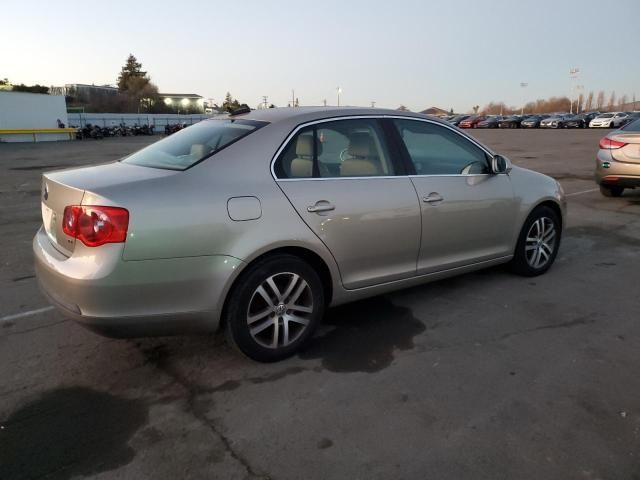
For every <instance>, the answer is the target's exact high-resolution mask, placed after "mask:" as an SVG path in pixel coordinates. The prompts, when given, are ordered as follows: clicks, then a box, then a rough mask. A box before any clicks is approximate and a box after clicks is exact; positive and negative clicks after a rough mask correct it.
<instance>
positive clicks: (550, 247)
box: [511, 206, 562, 277]
mask: <svg viewBox="0 0 640 480" xmlns="http://www.w3.org/2000/svg"><path fill="white" fill-rule="evenodd" d="M561 235H562V223H561V220H560V217H559V216H558V214H557V213H556V212H555V210H553V209H551V208H549V207H545V206H541V207H538V208H536V209H535V210H534V211H533V212H531V213H530V214H529V216H528V217H527V220H526V221H525V222H524V225H523V227H522V230H521V232H520V237H519V238H518V244H517V245H516V250H515V253H514V256H513V260H511V269H512V271H513V272H514V273H517V274H518V275H523V276H526V277H533V276H536V275H541V274H543V273H544V272H546V271H547V270H549V268H551V265H552V264H553V262H554V260H555V258H556V255H557V254H558V248H559V247H560V237H561Z"/></svg>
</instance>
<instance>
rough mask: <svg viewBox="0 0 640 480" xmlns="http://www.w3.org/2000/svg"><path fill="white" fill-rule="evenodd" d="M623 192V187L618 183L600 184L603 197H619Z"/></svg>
mask: <svg viewBox="0 0 640 480" xmlns="http://www.w3.org/2000/svg"><path fill="white" fill-rule="evenodd" d="M622 192H624V187H620V186H618V185H600V193H601V194H602V195H604V196H605V197H619V196H621V195H622Z"/></svg>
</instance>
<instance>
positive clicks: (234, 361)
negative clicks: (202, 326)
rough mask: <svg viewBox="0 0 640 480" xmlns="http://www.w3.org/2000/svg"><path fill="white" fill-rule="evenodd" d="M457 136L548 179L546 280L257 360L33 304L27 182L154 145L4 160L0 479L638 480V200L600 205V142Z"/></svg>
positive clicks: (35, 186) (388, 317) (399, 313)
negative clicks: (555, 212) (105, 332)
mask: <svg viewBox="0 0 640 480" xmlns="http://www.w3.org/2000/svg"><path fill="white" fill-rule="evenodd" d="M472 134H473V135H475V136H477V137H478V138H479V139H480V140H481V141H483V142H484V143H486V144H487V145H488V146H490V147H492V148H493V149H494V150H496V151H498V152H500V153H503V154H505V155H507V156H509V157H510V158H511V159H512V160H513V162H514V163H515V164H516V165H520V166H524V167H527V168H532V169H535V170H539V171H542V172H544V173H547V174H549V175H552V176H554V177H555V178H557V179H559V180H560V181H561V183H562V184H563V186H564V189H565V191H566V192H567V194H568V195H569V196H568V199H569V213H568V218H567V222H566V230H565V232H564V237H563V240H562V245H561V248H560V253H559V255H558V258H557V260H556V263H555V265H554V267H553V268H552V269H551V270H550V271H549V272H548V273H547V274H546V275H543V276H541V277H536V278H521V277H516V276H513V275H511V274H510V273H508V272H507V271H505V269H504V268H493V269H489V270H485V271H481V272H477V273H473V274H468V275H464V276H461V277H458V278H453V279H450V280H445V281H440V282H436V283H431V284H427V285H424V286H420V287H415V288H411V289H408V290H404V291H400V292H397V293H394V294H390V295H384V296H380V297H376V298H372V299H369V300H366V301H362V302H358V303H354V304H351V305H347V306H344V307H341V308H337V309H334V310H332V311H330V312H329V313H328V315H327V318H326V322H325V324H324V326H323V327H322V329H321V330H320V331H319V332H318V335H317V336H316V338H315V339H314V341H313V342H312V343H311V345H310V346H309V348H308V349H307V350H306V351H304V352H303V353H302V354H300V355H299V356H296V357H293V358H291V359H289V360H286V361H283V362H280V363H277V364H268V365H264V364H258V363H255V362H252V361H249V360H247V359H246V358H244V357H242V356H241V355H239V354H238V353H236V352H235V351H234V350H232V349H231V348H229V347H228V346H227V345H226V344H225V343H224V341H223V340H222V339H221V338H219V336H204V337H186V336H184V337H171V338H153V339H134V340H114V339H107V338H103V337H100V336H97V335H95V334H93V333H90V332H88V331H86V330H84V329H83V328H82V327H80V326H78V325H76V324H75V323H73V322H72V321H69V320H66V319H65V318H64V317H63V316H62V315H60V314H59V313H58V312H56V311H54V310H50V309H48V308H47V302H46V301H45V299H44V298H43V296H42V295H41V294H40V293H39V291H38V289H37V285H36V281H35V278H34V271H33V265H32V254H31V239H32V237H33V235H34V233H35V231H36V230H37V228H38V227H39V224H40V222H41V220H40V208H39V202H40V199H39V195H40V174H41V173H42V172H43V171H45V170H48V169H52V168H60V167H66V166H73V165H84V164H93V163H99V162H104V161H109V160H113V159H115V158H118V157H119V156H122V155H124V154H126V153H127V152H130V151H133V150H135V149H137V148H139V147H141V146H142V145H144V144H146V143H149V142H150V141H152V139H150V138H148V137H133V138H122V139H111V138H110V139H105V140H101V141H91V140H85V141H78V142H61V143H40V144H20V145H18V144H0V246H1V248H0V265H2V269H1V271H0V479H12V480H13V479H26V478H54V479H68V478H78V477H90V478H98V479H112V478H136V479H138V478H154V479H176V478H194V479H196V478H198V479H199V478H220V479H245V478H249V479H253V478H265V479H266V478H270V479H278V480H280V479H283V480H284V479H329V478H331V479H333V478H336V479H343V478H348V479H474V480H477V479H490V480H497V479H532V480H533V479H535V480H539V479H563V480H569V479H590V480H592V479H630V480H631V479H639V478H640V375H638V371H637V370H638V361H639V359H640V325H639V322H638V318H639V315H638V312H640V296H639V295H638V283H636V282H638V281H640V273H639V271H640V269H639V267H640V191H638V192H628V193H627V192H625V195H624V196H623V197H621V198H604V197H602V196H601V195H600V193H599V192H598V191H597V189H596V185H595V184H594V182H593V180H592V169H593V165H594V159H595V154H596V150H597V143H598V140H599V139H600V138H601V137H602V136H604V135H605V134H606V131H594V130H574V131H540V130H533V131H523V130H506V131H504V130H474V131H473V132H472ZM41 309H44V310H41ZM25 313H26V315H24V316H21V315H23V314H25Z"/></svg>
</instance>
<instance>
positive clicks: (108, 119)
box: [67, 113, 226, 133]
mask: <svg viewBox="0 0 640 480" xmlns="http://www.w3.org/2000/svg"><path fill="white" fill-rule="evenodd" d="M67 116H68V118H69V126H74V127H80V128H83V127H85V126H86V125H87V124H88V123H90V124H92V125H98V126H99V127H113V126H115V125H119V124H121V123H123V124H125V125H126V126H128V127H133V126H134V125H149V126H151V125H153V126H154V129H155V132H156V133H163V132H164V127H165V126H166V125H174V124H176V123H186V124H187V125H193V124H194V123H198V122H200V121H202V120H206V119H207V118H213V117H216V116H223V117H224V116H226V114H222V115H206V114H203V113H201V114H192V115H180V114H177V113H155V114H154V113H149V114H147V113H69V114H67Z"/></svg>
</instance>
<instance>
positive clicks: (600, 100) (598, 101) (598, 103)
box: [596, 90, 604, 112]
mask: <svg viewBox="0 0 640 480" xmlns="http://www.w3.org/2000/svg"><path fill="white" fill-rule="evenodd" d="M603 108H604V90H600V91H599V92H598V98H597V99H596V110H598V111H600V112H601V111H602V109H603Z"/></svg>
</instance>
